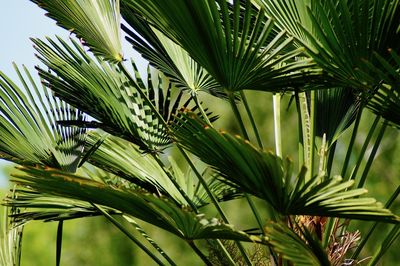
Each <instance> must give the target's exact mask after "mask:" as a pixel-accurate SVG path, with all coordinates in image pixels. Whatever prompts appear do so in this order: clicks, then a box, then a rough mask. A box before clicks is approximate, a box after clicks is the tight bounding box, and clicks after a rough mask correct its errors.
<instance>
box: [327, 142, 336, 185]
mask: <svg viewBox="0 0 400 266" xmlns="http://www.w3.org/2000/svg"><path fill="white" fill-rule="evenodd" d="M336 143H337V142H336V141H335V142H334V143H332V145H331V147H330V148H329V151H328V162H327V166H326V174H327V176H328V178H329V177H330V176H331V170H332V165H333V159H334V157H335V152H336Z"/></svg>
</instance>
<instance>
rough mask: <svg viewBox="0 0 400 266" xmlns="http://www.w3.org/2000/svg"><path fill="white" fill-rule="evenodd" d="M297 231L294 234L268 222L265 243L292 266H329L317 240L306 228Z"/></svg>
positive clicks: (282, 225) (281, 225)
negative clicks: (292, 265) (291, 263)
mask: <svg viewBox="0 0 400 266" xmlns="http://www.w3.org/2000/svg"><path fill="white" fill-rule="evenodd" d="M298 229H299V233H295V232H294V231H293V230H292V229H291V228H289V227H287V226H286V225H284V224H282V223H274V222H270V223H268V224H267V225H266V227H265V235H266V238H267V242H268V243H269V244H270V245H271V246H272V248H273V249H274V250H275V251H276V252H278V253H279V254H281V255H282V257H283V258H284V259H287V260H290V261H291V262H293V264H294V265H305V266H306V265H326V266H329V265H331V264H330V262H329V260H328V256H327V254H326V251H325V250H324V248H323V247H322V245H321V243H320V242H319V240H318V239H316V238H315V237H314V236H313V235H312V234H311V233H310V232H308V230H307V229H306V228H299V227H298ZM299 234H300V235H299Z"/></svg>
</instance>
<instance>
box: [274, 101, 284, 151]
mask: <svg viewBox="0 0 400 266" xmlns="http://www.w3.org/2000/svg"><path fill="white" fill-rule="evenodd" d="M272 102H273V106H274V108H273V109H274V134H275V153H276V155H277V156H279V157H281V158H282V136H281V133H282V127H281V95H280V94H279V93H274V95H273V96H272Z"/></svg>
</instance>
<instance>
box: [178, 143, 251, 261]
mask: <svg viewBox="0 0 400 266" xmlns="http://www.w3.org/2000/svg"><path fill="white" fill-rule="evenodd" d="M177 147H178V149H179V151H180V152H181V154H182V155H183V157H184V158H185V160H186V161H187V162H188V164H189V166H190V168H191V169H192V170H193V172H194V173H195V175H196V176H197V178H198V179H199V181H200V183H201V185H202V186H203V187H204V189H205V191H206V193H207V195H208V197H209V198H210V199H211V201H212V203H213V204H214V206H215V208H216V209H217V211H218V213H219V215H221V218H222V220H223V221H224V223H226V224H229V220H228V218H227V217H226V215H225V213H224V211H223V210H222V208H221V206H220V205H219V203H218V200H217V199H216V198H215V196H214V194H213V193H212V191H211V190H210V188H209V186H208V184H207V182H206V181H205V180H204V178H203V176H202V175H201V174H200V173H199V171H198V170H197V168H196V167H195V165H194V164H193V162H192V160H190V158H189V156H188V155H187V153H186V152H185V151H184V150H183V149H182V147H180V146H179V145H177ZM235 243H236V245H237V246H238V248H239V250H240V253H241V254H242V256H243V258H244V259H245V261H246V264H247V265H252V263H251V261H250V258H249V257H248V255H247V253H246V251H245V249H244V247H243V245H242V244H241V243H240V242H239V241H235ZM225 255H227V256H228V255H229V256H230V254H229V253H227V254H225Z"/></svg>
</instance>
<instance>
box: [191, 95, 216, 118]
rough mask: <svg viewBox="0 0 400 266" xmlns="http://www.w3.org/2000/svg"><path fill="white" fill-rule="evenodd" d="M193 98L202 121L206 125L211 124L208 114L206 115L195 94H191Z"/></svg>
mask: <svg viewBox="0 0 400 266" xmlns="http://www.w3.org/2000/svg"><path fill="white" fill-rule="evenodd" d="M193 99H194V102H195V103H196V106H197V108H199V110H200V113H201V115H202V117H203V119H204V121H206V122H207V124H208V125H210V126H212V125H211V122H210V120H209V119H208V116H207V114H206V112H205V111H204V109H203V106H202V105H201V103H200V102H199V98H198V97H197V94H194V95H193Z"/></svg>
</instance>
